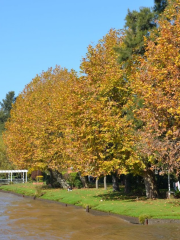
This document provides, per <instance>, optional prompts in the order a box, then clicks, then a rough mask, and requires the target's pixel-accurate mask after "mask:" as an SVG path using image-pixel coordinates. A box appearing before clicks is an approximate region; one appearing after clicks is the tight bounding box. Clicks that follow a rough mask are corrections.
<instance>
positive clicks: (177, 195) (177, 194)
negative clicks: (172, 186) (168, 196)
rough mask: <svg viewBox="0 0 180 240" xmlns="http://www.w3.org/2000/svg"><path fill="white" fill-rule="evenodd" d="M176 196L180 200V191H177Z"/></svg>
mask: <svg viewBox="0 0 180 240" xmlns="http://www.w3.org/2000/svg"><path fill="white" fill-rule="evenodd" d="M174 196H175V197H176V198H180V191H179V190H178V189H177V190H176V191H175V193H174Z"/></svg>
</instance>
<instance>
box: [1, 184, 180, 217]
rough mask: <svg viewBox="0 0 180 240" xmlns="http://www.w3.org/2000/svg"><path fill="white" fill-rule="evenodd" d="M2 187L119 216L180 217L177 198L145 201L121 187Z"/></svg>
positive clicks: (29, 185)
mask: <svg viewBox="0 0 180 240" xmlns="http://www.w3.org/2000/svg"><path fill="white" fill-rule="evenodd" d="M0 189H1V190H5V191H11V192H15V193H19V194H23V195H27V196H37V197H39V198H43V199H49V200H54V201H59V202H62V203H66V204H74V205H78V206H82V207H84V208H86V206H87V205H89V207H90V208H92V209H96V210H100V211H104V212H110V213H117V214H120V215H126V216H133V217H139V216H141V215H148V216H149V217H151V218H161V219H180V199H156V200H149V199H148V200H147V199H146V198H145V197H141V198H138V199H137V198H136V197H128V196H125V195H124V193H123V192H124V190H123V188H121V191H120V192H113V191H112V189H111V188H110V187H109V188H108V190H104V189H103V188H99V189H95V188H88V189H84V188H82V189H73V190H72V191H67V190H65V189H54V188H48V187H47V186H46V185H44V186H36V185H33V184H32V183H24V184H23V183H21V184H12V185H3V186H0Z"/></svg>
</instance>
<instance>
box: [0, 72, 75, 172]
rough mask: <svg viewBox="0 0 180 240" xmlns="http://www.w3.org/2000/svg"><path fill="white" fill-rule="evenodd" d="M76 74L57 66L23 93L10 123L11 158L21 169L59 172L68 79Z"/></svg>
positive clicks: (7, 132) (9, 146)
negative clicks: (54, 170) (31, 168)
mask: <svg viewBox="0 0 180 240" xmlns="http://www.w3.org/2000/svg"><path fill="white" fill-rule="evenodd" d="M71 77H72V78H73V77H75V73H74V72H73V71H70V72H68V71H67V69H62V68H60V67H56V68H55V69H52V68H51V69H49V70H48V71H46V72H43V73H42V74H41V75H37V76H36V77H35V78H34V79H33V80H32V82H31V83H29V84H28V85H27V86H26V87H25V89H24V90H23V92H22V93H21V94H19V96H18V97H17V99H16V102H15V104H14V106H13V109H12V110H11V118H10V119H9V120H8V122H7V124H6V131H5V133H4V141H5V144H6V145H7V153H8V156H9V159H10V160H11V161H12V162H13V163H14V164H16V165H18V166H19V167H21V168H29V167H36V168H37V167H39V168H40V169H42V168H50V169H58V168H60V167H62V166H64V165H63V163H64V156H63V147H64V142H63V140H64V137H65V136H64V132H65V130H66V119H65V116H66V114H65V111H66V102H67V98H69V95H68V80H69V78H71Z"/></svg>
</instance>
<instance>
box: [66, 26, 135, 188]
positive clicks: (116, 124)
mask: <svg viewBox="0 0 180 240" xmlns="http://www.w3.org/2000/svg"><path fill="white" fill-rule="evenodd" d="M121 36H122V34H121V32H119V31H116V30H110V31H109V33H108V34H107V35H105V36H104V37H103V39H102V40H100V41H99V42H98V44H97V45H96V46H92V45H89V47H88V52H87V54H86V58H83V60H82V63H81V70H82V73H83V76H82V77H81V78H80V79H79V84H77V85H76V87H74V90H75V91H74V97H77V100H75V101H74V100H73V103H72V106H73V107H72V116H73V118H72V121H73V122H72V131H71V134H72V136H71V138H72V139H73V141H72V142H71V149H72V150H71V153H72V155H73V154H74V157H73V158H74V159H76V160H77V159H78V161H77V165H76V167H77V168H78V169H79V170H80V171H81V172H83V173H84V174H89V175H92V176H95V177H99V176H101V175H104V176H105V175H108V174H115V178H116V179H117V176H118V175H119V174H121V173H125V172H126V169H127V168H126V164H127V165H128V164H129V165H132V158H131V160H129V159H130V156H131V153H130V152H131V146H132V142H133V140H132V138H131V134H130V131H131V130H130V129H131V128H130V127H129V125H130V123H129V122H127V121H126V119H125V118H124V113H123V107H124V105H125V103H126V102H127V99H128V97H129V91H130V89H129V85H128V83H127V82H126V81H125V79H124V72H123V71H122V69H120V67H119V64H118V63H117V58H118V55H117V53H116V52H115V51H114V47H117V46H120V45H121V44H122V40H121ZM75 88H76V89H75ZM72 96H73V94H71V97H72ZM73 104H74V105H73ZM128 161H129V162H128ZM78 163H79V164H78ZM72 164H73V163H72ZM114 183H115V184H117V180H115V181H114ZM116 189H118V185H117V188H116Z"/></svg>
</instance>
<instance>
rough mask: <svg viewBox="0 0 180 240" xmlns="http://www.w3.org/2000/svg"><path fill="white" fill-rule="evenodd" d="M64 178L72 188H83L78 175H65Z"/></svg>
mask: <svg viewBox="0 0 180 240" xmlns="http://www.w3.org/2000/svg"><path fill="white" fill-rule="evenodd" d="M63 176H64V178H65V179H66V181H67V183H68V184H69V185H70V186H71V187H76V188H81V187H82V182H81V180H80V177H79V174H78V173H69V174H64V175H63Z"/></svg>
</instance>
